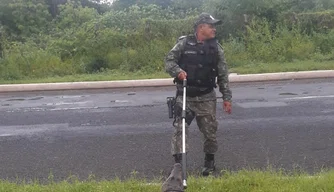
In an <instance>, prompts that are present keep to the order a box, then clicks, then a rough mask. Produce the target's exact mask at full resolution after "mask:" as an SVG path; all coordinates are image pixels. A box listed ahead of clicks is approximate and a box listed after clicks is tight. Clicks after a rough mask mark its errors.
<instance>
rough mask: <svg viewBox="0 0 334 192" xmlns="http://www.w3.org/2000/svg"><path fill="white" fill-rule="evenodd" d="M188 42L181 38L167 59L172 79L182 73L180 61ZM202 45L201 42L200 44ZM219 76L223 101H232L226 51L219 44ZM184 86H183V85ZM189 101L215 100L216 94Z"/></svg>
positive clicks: (218, 80) (168, 71) (166, 66)
mask: <svg viewBox="0 0 334 192" xmlns="http://www.w3.org/2000/svg"><path fill="white" fill-rule="evenodd" d="M185 42H186V38H185V36H183V37H180V38H179V41H178V42H177V43H176V45H175V46H174V47H173V48H172V49H171V50H170V51H169V53H168V54H167V56H166V58H165V69H166V72H167V73H169V74H170V76H171V77H174V78H175V77H177V75H178V74H179V73H180V72H181V71H182V69H181V68H180V66H179V65H178V61H179V59H180V57H181V52H182V50H183V49H184V46H185ZM198 43H201V42H198ZM218 45H219V46H218V57H219V60H218V76H217V84H218V87H219V91H220V92H221V93H222V95H223V96H222V98H223V100H228V101H230V100H231V99H232V91H231V90H230V88H229V79H228V68H227V63H226V60H225V56H224V49H223V48H222V46H221V45H220V44H218ZM181 86H182V85H181ZM187 99H188V100H213V99H216V94H215V92H214V91H213V92H211V93H208V94H206V95H203V96H201V97H195V98H187Z"/></svg>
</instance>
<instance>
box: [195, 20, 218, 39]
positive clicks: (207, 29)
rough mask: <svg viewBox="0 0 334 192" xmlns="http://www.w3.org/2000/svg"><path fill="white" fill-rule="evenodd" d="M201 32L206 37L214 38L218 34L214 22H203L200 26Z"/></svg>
mask: <svg viewBox="0 0 334 192" xmlns="http://www.w3.org/2000/svg"><path fill="white" fill-rule="evenodd" d="M199 33H201V35H202V36H203V37H204V38H205V39H212V38H214V37H215V36H216V27H215V26H214V25H212V24H206V23H205V24H201V25H200V26H199Z"/></svg>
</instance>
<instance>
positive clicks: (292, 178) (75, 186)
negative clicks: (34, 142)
mask: <svg viewBox="0 0 334 192" xmlns="http://www.w3.org/2000/svg"><path fill="white" fill-rule="evenodd" d="M333 179H334V171H328V172H323V173H319V174H316V175H313V176H309V175H307V174H290V175H287V174H283V173H280V172H271V171H263V172H261V171H240V172H238V173H230V172H228V173H227V172H226V173H224V174H223V175H222V176H221V177H219V178H214V177H208V178H194V177H189V178H188V189H187V190H186V191H189V192H332V191H334V182H333ZM161 184H162V182H158V183H157V184H150V185H149V184H148V182H145V181H144V180H136V179H129V180H126V181H120V180H112V181H106V180H104V181H94V180H87V181H79V180H74V179H70V180H67V181H63V182H59V183H55V182H50V184H44V185H42V184H38V183H37V182H34V183H30V184H22V183H13V182H8V181H0V191H3V192H158V191H161Z"/></svg>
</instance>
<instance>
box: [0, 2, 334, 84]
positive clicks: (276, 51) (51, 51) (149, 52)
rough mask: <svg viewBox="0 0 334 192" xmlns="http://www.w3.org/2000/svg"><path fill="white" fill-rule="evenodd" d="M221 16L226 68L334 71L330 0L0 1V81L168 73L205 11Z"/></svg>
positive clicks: (159, 75) (333, 8)
mask: <svg viewBox="0 0 334 192" xmlns="http://www.w3.org/2000/svg"><path fill="white" fill-rule="evenodd" d="M203 11H205V12H209V13H212V14H213V15H214V16H215V17H216V18H219V19H222V20H223V21H224V24H223V25H222V26H220V27H218V39H219V41H220V42H221V44H222V45H223V47H224V48H225V54H226V58H227V62H228V65H229V68H230V71H231V72H235V73H243V74H245V73H263V72H278V71H303V70H318V69H334V62H333V61H334V49H333V48H334V29H333V27H334V1H330V0H317V1H314V0H306V1H300V0H269V1H268V0H265V1H263V0H252V1H249V0H206V1H203V0H140V1H138V0H137V1H134V0H132V1H115V2H114V3H113V4H108V3H105V2H104V1H99V0H71V1H67V0H15V1H12V0H2V1H1V3H0V21H1V22H0V83H24V82H27V83H29V82H58V81H81V80H117V79H140V78H164V77H168V75H167V74H166V73H164V63H163V60H164V56H165V54H166V53H167V52H168V51H169V49H171V48H172V47H173V46H174V44H175V42H176V40H177V38H178V37H179V36H181V35H186V34H189V33H192V30H193V29H192V23H193V20H194V18H195V16H196V15H198V14H199V13H201V12H203Z"/></svg>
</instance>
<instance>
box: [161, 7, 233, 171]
mask: <svg viewBox="0 0 334 192" xmlns="http://www.w3.org/2000/svg"><path fill="white" fill-rule="evenodd" d="M221 23H222V22H221V20H217V19H215V18H213V17H212V16H211V15H210V14H208V13H202V14H200V15H199V16H198V18H197V19H196V21H195V23H194V34H190V35H187V36H182V37H180V38H179V39H178V42H177V43H176V45H175V46H174V47H173V48H172V49H171V50H170V51H169V53H168V54H167V56H166V58H165V68H166V71H167V72H168V73H169V74H170V75H171V76H172V77H174V78H175V80H174V82H175V83H176V87H177V96H176V102H175V106H174V109H175V115H176V117H175V120H174V123H173V126H174V128H175V131H174V134H173V136H172V155H173V156H174V158H175V163H181V162H182V159H181V158H182V154H181V153H182V116H181V113H182V102H183V100H182V97H183V87H182V82H183V80H184V79H187V89H186V90H187V98H186V100H187V103H186V118H185V120H186V138H187V136H188V127H189V125H190V124H191V122H192V121H193V120H194V119H195V118H196V122H197V125H198V127H199V130H200V131H201V132H202V133H203V136H204V144H203V151H204V153H205V157H204V167H203V170H202V175H203V176H208V175H209V174H210V173H211V172H213V171H214V170H215V159H214V154H215V153H216V152H217V149H218V145H217V139H216V132H217V126H218V122H217V120H216V103H217V97H216V92H215V90H214V88H216V87H217V84H218V87H219V91H220V92H221V93H222V99H223V109H224V111H225V112H227V113H229V114H230V113H231V108H232V107H231V98H232V92H231V90H230V88H229V79H228V68H227V63H226V61H225V56H224V50H223V48H222V47H221V46H220V44H219V43H218V41H217V40H216V38H215V36H216V28H215V26H216V25H217V24H221ZM216 80H217V81H216ZM186 141H187V139H186ZM186 148H188V144H186Z"/></svg>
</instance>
